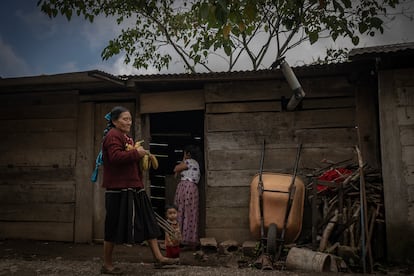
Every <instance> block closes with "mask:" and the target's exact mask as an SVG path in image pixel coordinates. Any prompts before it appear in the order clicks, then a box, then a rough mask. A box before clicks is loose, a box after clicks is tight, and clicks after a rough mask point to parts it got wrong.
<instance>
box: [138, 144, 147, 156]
mask: <svg viewBox="0 0 414 276" xmlns="http://www.w3.org/2000/svg"><path fill="white" fill-rule="evenodd" d="M135 149H136V150H137V152H138V155H139V156H140V157H144V156H145V155H146V154H148V151H147V150H146V149H144V148H143V147H142V146H140V147H137V148H135Z"/></svg>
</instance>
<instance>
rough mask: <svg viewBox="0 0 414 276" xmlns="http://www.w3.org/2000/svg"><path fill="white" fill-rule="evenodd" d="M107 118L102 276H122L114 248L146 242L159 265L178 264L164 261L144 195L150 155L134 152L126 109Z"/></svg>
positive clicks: (112, 112)
mask: <svg viewBox="0 0 414 276" xmlns="http://www.w3.org/2000/svg"><path fill="white" fill-rule="evenodd" d="M105 118H106V119H107V120H108V126H107V128H106V129H105V131H104V138H103V142H102V160H103V183H102V186H103V187H104V188H106V191H105V209H106V216H105V237H104V264H103V266H102V269H101V273H106V274H121V273H122V271H121V270H120V269H119V268H117V267H114V266H113V262H112V252H113V249H114V246H115V244H123V243H128V244H133V243H136V242H137V243H141V242H143V241H147V242H148V244H149V246H150V248H151V250H152V254H153V256H154V258H155V260H156V261H157V262H158V264H161V265H162V264H173V263H176V262H177V260H176V259H170V258H166V257H164V256H163V255H162V254H161V251H160V249H159V246H158V241H157V238H158V237H159V236H160V235H161V231H160V229H159V226H158V224H157V221H156V218H155V215H154V212H153V210H152V206H151V202H150V200H149V198H148V196H147V194H146V192H145V189H144V184H143V182H142V171H141V169H140V166H139V161H140V159H141V158H143V157H144V156H145V154H147V151H146V150H145V149H144V148H143V147H136V148H135V147H134V141H133V139H132V138H131V137H130V136H129V133H130V131H131V126H132V116H131V113H130V111H129V110H128V109H126V108H125V107H122V106H117V107H114V108H113V109H112V111H111V112H110V113H108V114H107V116H105ZM131 149H132V150H131Z"/></svg>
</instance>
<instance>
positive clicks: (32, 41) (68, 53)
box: [0, 0, 414, 78]
mask: <svg viewBox="0 0 414 276" xmlns="http://www.w3.org/2000/svg"><path fill="white" fill-rule="evenodd" d="M408 2H410V3H411V4H412V3H413V2H414V1H408ZM36 3H37V0H2V1H1V9H0V76H1V77H3V78H7V77H22V76H35V75H41V74H49V75H50V74H59V73H68V72H78V71H87V70H95V69H98V70H102V71H105V72H107V73H111V74H114V75H124V74H156V73H160V72H157V71H156V70H155V69H151V68H150V69H148V70H140V71H138V70H136V69H133V68H132V67H131V66H128V65H125V64H124V63H123V56H122V55H118V56H115V57H112V58H111V59H110V60H108V61H102V58H101V52H102V50H103V48H104V47H105V46H106V45H107V42H108V41H109V40H110V39H113V38H115V37H117V35H118V34H119V32H120V27H119V26H118V25H117V24H116V23H115V21H114V20H112V19H108V18H103V17H102V18H97V19H96V20H95V21H94V23H92V24H91V23H89V22H87V21H85V20H84V19H82V18H76V17H74V18H73V19H72V20H71V21H70V22H68V21H67V20H66V18H63V17H57V18H54V19H49V18H48V17H47V16H46V15H45V14H44V13H42V12H41V11H40V8H39V7H37V5H36ZM411 15H412V13H411ZM413 41H414V21H412V20H410V19H408V18H406V17H397V19H396V20H394V21H392V22H391V23H390V24H388V25H387V26H385V32H384V34H383V35H378V36H375V37H374V38H366V39H363V40H361V43H360V44H359V45H358V47H368V46H377V45H384V44H393V43H401V42H413ZM330 45H332V43H328V44H327V43H326V42H320V43H317V44H314V45H309V44H303V45H301V47H297V48H295V49H293V50H292V51H290V52H289V54H288V56H287V57H286V58H287V60H288V62H289V63H290V64H291V65H292V66H298V65H303V64H306V63H309V62H311V61H313V60H315V59H317V58H318V57H319V56H324V53H325V49H326V47H327V46H330ZM337 45H341V46H345V47H348V48H352V47H353V46H352V45H350V44H349V43H345V42H343V41H337ZM333 46H335V45H333ZM236 69H237V70H246V68H243V66H240V67H238V68H236ZM216 70H217V71H220V66H219V65H217V67H216ZM182 72H183V69H182V64H180V63H179V62H178V63H177V62H175V63H174V64H172V66H170V69H169V70H168V71H163V72H161V73H182Z"/></svg>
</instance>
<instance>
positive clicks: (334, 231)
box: [308, 149, 385, 272]
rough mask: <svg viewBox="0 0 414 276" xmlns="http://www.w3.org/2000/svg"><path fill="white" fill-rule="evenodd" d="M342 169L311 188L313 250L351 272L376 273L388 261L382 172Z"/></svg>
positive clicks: (319, 176) (317, 177)
mask: <svg viewBox="0 0 414 276" xmlns="http://www.w3.org/2000/svg"><path fill="white" fill-rule="evenodd" d="M357 151H358V149H357ZM359 160H361V159H359ZM338 165H339V166H335V164H333V165H332V166H331V167H329V168H328V169H325V170H324V171H321V170H320V171H319V172H316V173H314V174H313V176H312V182H311V183H310V184H309V185H308V191H309V198H310V199H311V200H310V201H311V202H312V247H313V249H314V250H316V251H320V252H325V253H329V254H332V255H335V256H337V257H339V258H338V259H339V260H341V262H342V266H343V267H344V268H346V270H348V271H349V270H351V271H362V272H373V270H374V266H375V265H376V264H377V263H379V262H380V261H381V260H382V259H383V258H385V256H384V252H385V221H384V218H385V214H384V201H383V186H382V179H381V172H380V171H379V170H378V169H373V168H369V167H367V166H365V165H363V164H362V162H358V163H356V162H355V161H351V162H348V164H338Z"/></svg>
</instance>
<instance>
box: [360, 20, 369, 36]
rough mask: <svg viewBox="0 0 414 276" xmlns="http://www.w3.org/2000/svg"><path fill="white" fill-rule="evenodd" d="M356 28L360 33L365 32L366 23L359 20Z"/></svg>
mask: <svg viewBox="0 0 414 276" xmlns="http://www.w3.org/2000/svg"><path fill="white" fill-rule="evenodd" d="M358 29H359V32H360V33H361V34H363V33H365V32H366V31H367V30H368V25H367V24H365V23H364V22H360V23H359V24H358Z"/></svg>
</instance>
